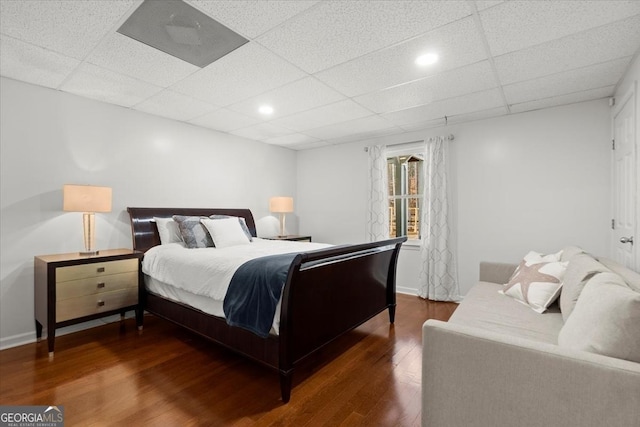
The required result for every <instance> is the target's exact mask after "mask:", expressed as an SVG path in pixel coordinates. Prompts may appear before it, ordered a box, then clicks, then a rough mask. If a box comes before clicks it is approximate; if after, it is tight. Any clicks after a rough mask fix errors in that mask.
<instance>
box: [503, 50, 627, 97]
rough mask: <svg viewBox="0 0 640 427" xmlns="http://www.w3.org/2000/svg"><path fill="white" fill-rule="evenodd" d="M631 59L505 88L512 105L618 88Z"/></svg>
mask: <svg viewBox="0 0 640 427" xmlns="http://www.w3.org/2000/svg"><path fill="white" fill-rule="evenodd" d="M630 60H631V58H630V57H627V58H622V59H616V60H614V61H609V62H605V63H603V64H597V65H590V66H588V67H584V68H579V69H576V70H570V71H565V72H563V73H558V74H553V75H550V76H545V77H541V78H539V79H533V80H527V81H525V82H520V83H514V84H511V85H506V86H504V93H505V96H506V97H507V101H508V102H509V104H517V103H521V102H526V101H533V100H537V99H543V98H549V97H552V96H559V95H565V94H569V93H573V92H580V91H584V90H590V89H596V88H600V87H604V86H611V85H615V84H616V83H617V82H618V80H620V77H622V74H623V73H624V71H625V70H626V68H627V67H628V65H629V62H630Z"/></svg>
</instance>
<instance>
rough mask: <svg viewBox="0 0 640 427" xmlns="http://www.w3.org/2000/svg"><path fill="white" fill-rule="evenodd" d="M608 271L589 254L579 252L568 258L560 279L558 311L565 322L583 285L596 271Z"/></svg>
mask: <svg viewBox="0 0 640 427" xmlns="http://www.w3.org/2000/svg"><path fill="white" fill-rule="evenodd" d="M608 271H610V270H609V269H608V268H607V267H605V266H604V265H602V264H601V263H599V262H598V261H596V260H595V258H594V257H592V256H591V255H589V254H586V253H580V254H576V255H573V256H572V257H571V258H570V261H569V264H568V265H567V270H566V271H565V273H564V278H563V280H562V293H561V294H560V311H561V312H562V319H564V321H565V322H566V321H567V319H568V318H569V315H570V314H571V312H572V311H573V308H574V307H575V305H576V302H577V301H578V297H580V293H581V292H582V289H583V288H584V285H585V284H586V283H587V282H588V281H589V279H591V278H592V277H593V276H594V275H595V274H596V273H603V272H608Z"/></svg>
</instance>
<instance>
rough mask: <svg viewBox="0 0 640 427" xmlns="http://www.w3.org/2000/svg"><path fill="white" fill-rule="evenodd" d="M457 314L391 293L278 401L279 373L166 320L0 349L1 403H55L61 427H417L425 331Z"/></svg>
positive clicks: (312, 361)
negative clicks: (51, 353) (382, 307)
mask: <svg viewBox="0 0 640 427" xmlns="http://www.w3.org/2000/svg"><path fill="white" fill-rule="evenodd" d="M456 307H457V305H456V304H452V303H438V302H433V301H426V300H423V299H420V298H417V297H412V296H408V295H398V310H397V315H396V322H395V324H394V325H390V324H389V318H388V315H387V313H382V314H380V315H378V316H376V317H375V318H373V319H371V320H370V321H369V322H367V323H365V324H364V325H362V326H361V327H359V328H358V329H356V330H354V331H352V332H351V333H349V334H346V335H345V336H343V337H341V338H339V339H338V340H336V341H335V342H333V343H331V344H330V345H329V346H327V347H326V348H324V349H323V350H322V351H321V352H319V353H318V354H316V355H314V356H312V357H310V358H309V359H308V360H306V361H305V362H304V363H303V364H302V365H301V366H300V367H299V368H298V370H297V371H296V373H295V375H294V379H293V384H294V388H293V390H292V395H291V401H290V402H289V403H288V404H286V405H285V404H283V403H282V402H281V401H280V389H279V383H278V376H277V374H276V373H275V372H273V371H271V370H269V369H266V368H264V367H263V366H260V365H258V364H255V363H253V362H251V361H249V360H245V359H243V358H242V357H239V356H237V355H236V354H234V353H233V352H231V351H229V350H226V349H224V348H221V347H219V346H217V345H215V344H213V343H211V342H208V341H206V340H204V339H202V338H200V337H198V336H197V335H195V334H193V333H190V332H188V331H186V330H184V329H182V328H180V327H178V326H175V325H173V324H171V323H169V322H166V321H164V320H162V319H159V318H156V317H154V316H151V315H148V316H146V318H145V329H144V331H143V332H142V333H139V332H138V331H137V328H136V325H135V321H134V320H133V319H127V320H125V321H124V322H122V323H112V324H108V325H104V326H100V327H96V328H92V329H89V330H85V331H80V332H77V333H73V334H69V335H64V336H60V337H58V338H56V354H55V357H54V359H53V360H49V358H48V352H47V348H46V342H41V343H35V344H29V345H25V346H21V347H16V348H12V349H8V350H4V351H0V404H2V405H63V406H64V407H65V416H66V425H69V426H75V425H82V426H93V425H95V426H105V425H114V426H121V425H144V426H156V425H157V426H212V425H215V426H238V427H251V426H261V427H262V426H305V425H306V426H316V425H332V426H333V425H335V426H396V425H397V426H417V425H419V424H420V370H421V357H422V346H421V328H422V324H423V323H424V322H425V321H426V320H427V319H429V318H434V319H440V320H447V319H448V318H449V316H450V315H451V314H452V313H453V311H454V310H455V308H456Z"/></svg>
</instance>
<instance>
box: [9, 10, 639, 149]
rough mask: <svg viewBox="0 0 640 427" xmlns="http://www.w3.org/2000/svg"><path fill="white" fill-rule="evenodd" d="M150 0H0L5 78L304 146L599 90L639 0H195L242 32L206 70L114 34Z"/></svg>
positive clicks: (563, 100) (611, 74)
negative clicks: (425, 61) (419, 61)
mask: <svg viewBox="0 0 640 427" xmlns="http://www.w3.org/2000/svg"><path fill="white" fill-rule="evenodd" d="M142 3H143V2H142V1H141V0H117V1H110V0H95V1H90V0H85V1H76V0H71V1H54V0H45V1H35V0H30V1H17V0H16V1H14V0H0V74H1V75H3V76H5V77H8V78H12V79H16V80H21V81H25V82H28V83H33V84H36V85H40V86H44V87H48V88H53V89H56V90H60V91H63V92H68V93H72V94H76V95H79V96H83V97H87V98H92V99H97V100H100V101H103V102H107V103H112V104H116V105H120V106H123V107H126V108H130V109H133V110H138V111H142V112H146V113H149V114H154V115H158V116H163V117H168V118H171V119H175V120H179V121H184V122H187V123H191V124H194V125H197V126H202V127H206V128H210V129H214V130H217V131H220V132H226V133H230V134H233V135H237V136H241V137H245V138H250V139H254V140H258V141H263V142H266V143H268V144H275V145H281V146H285V147H289V148H292V149H305V148H312V147H317V146H322V145H326V144H339V143H344V142H350V141H355V140H359V139H365V138H371V137H376V136H382V135H390V134H397V133H402V132H406V131H414V130H420V129H427V128H430V127H435V126H441V125H443V124H444V123H445V117H446V122H447V123H449V124H451V123H461V122H465V121H471V120H477V119H481V118H486V117H494V116H500V115H506V114H513V113H519V112H523V111H529V110H533V109H539V108H545V107H551V106H556V105H562V104H570V103H574V102H580V101H587V100H592V99H599V98H606V97H609V96H611V95H613V93H614V90H615V87H616V84H617V83H618V82H619V81H620V79H621V77H622V76H623V74H624V72H625V71H626V70H627V68H628V67H629V65H630V63H631V61H632V59H633V57H634V56H635V55H637V54H638V51H639V49H640V1H544V2H539V1H349V0H341V1H293V0H287V1H268V0H260V1H240V0H231V1H207V0H187V1H185V3H187V4H188V5H190V6H192V7H193V8H195V9H197V10H199V11H200V12H202V13H204V14H206V15H208V16H209V17H211V18H213V19H214V20H215V21H217V22H218V23H221V24H222V25H224V26H226V27H228V28H229V29H231V30H233V31H234V32H236V33H238V34H239V35H240V36H242V37H244V38H246V39H248V40H249V41H248V42H247V43H246V44H244V45H241V46H240V47H238V48H237V49H235V50H233V51H232V52H231V53H229V54H227V55H225V56H223V57H222V58H220V59H218V60H217V61H215V62H213V63H212V64H210V65H208V66H206V67H204V68H200V67H198V66H196V65H193V64H191V63H188V62H185V61H183V60H180V59H178V58H176V57H173V56H171V55H169V54H167V53H164V52H162V51H160V50H157V49H154V48H153V47H150V46H148V45H145V44H143V43H140V42H137V41H136V40H133V39H131V38H129V37H127V36H124V35H122V34H120V33H118V29H119V28H120V27H121V26H122V24H123V23H124V22H125V21H126V20H127V18H129V17H130V16H131V15H132V14H133V13H134V11H136V9H137V8H138V7H139V6H140V5H141V4H142ZM428 52H435V53H437V54H438V56H439V60H438V62H436V63H435V64H433V65H431V66H424V67H419V66H417V65H416V64H415V62H414V61H415V59H416V57H417V56H419V55H421V54H424V53H428ZM262 105H271V106H272V107H273V109H274V112H273V113H272V114H271V115H268V116H265V115H262V114H261V113H259V112H258V108H259V107H260V106H262Z"/></svg>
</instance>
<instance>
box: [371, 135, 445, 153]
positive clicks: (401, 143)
mask: <svg viewBox="0 0 640 427" xmlns="http://www.w3.org/2000/svg"><path fill="white" fill-rule="evenodd" d="M443 138H444V139H446V140H447V141H453V140H454V139H455V136H453V134H452V133H450V134H449V135H446V136H443ZM422 141H424V140H422ZM422 141H410V142H398V143H397V144H389V145H386V146H385V147H398V146H400V145H411V144H417V143H419V142H422ZM364 151H369V147H364Z"/></svg>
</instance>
